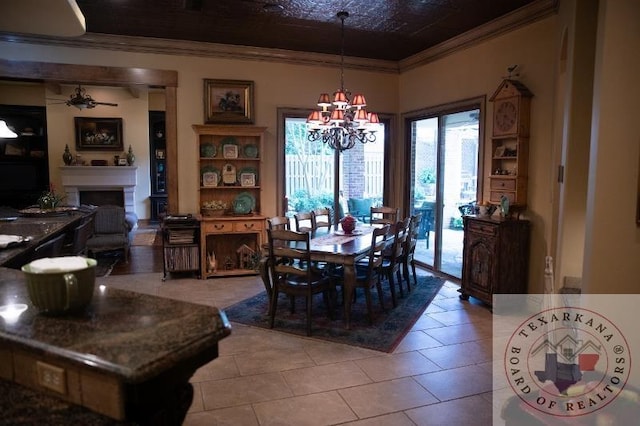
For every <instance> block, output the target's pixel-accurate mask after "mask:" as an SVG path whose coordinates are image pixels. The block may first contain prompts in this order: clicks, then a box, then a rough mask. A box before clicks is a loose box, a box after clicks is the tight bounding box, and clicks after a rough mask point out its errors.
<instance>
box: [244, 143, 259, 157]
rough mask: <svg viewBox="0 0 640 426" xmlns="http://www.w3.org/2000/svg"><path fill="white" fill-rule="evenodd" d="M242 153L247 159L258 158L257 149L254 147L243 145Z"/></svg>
mask: <svg viewBox="0 0 640 426" xmlns="http://www.w3.org/2000/svg"><path fill="white" fill-rule="evenodd" d="M243 152H244V156H245V157H247V158H257V157H258V147H257V146H255V145H245V146H244V150H243Z"/></svg>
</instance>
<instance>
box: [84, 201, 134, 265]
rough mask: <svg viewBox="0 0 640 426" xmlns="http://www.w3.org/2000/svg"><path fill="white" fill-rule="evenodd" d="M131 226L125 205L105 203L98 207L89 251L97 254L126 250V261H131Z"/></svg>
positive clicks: (88, 247)
mask: <svg viewBox="0 0 640 426" xmlns="http://www.w3.org/2000/svg"><path fill="white" fill-rule="evenodd" d="M128 234H129V227H128V225H127V221H126V215H125V210H124V207H120V206H114V205H105V206H99V207H98V208H97V209H96V216H95V218H94V221H93V235H92V236H91V237H90V238H89V239H88V240H87V252H88V253H89V254H92V255H94V256H95V255H96V254H97V253H100V252H105V251H115V250H123V251H124V261H125V263H127V262H129V235H128Z"/></svg>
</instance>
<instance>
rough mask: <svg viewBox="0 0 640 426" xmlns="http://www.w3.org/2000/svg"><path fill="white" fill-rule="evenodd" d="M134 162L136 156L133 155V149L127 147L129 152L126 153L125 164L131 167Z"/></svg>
mask: <svg viewBox="0 0 640 426" xmlns="http://www.w3.org/2000/svg"><path fill="white" fill-rule="evenodd" d="M135 162H136V156H135V155H133V149H132V148H131V145H129V151H128V152H127V164H128V165H130V166H133V163H135Z"/></svg>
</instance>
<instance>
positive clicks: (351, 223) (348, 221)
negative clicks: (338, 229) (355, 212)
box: [340, 215, 356, 234]
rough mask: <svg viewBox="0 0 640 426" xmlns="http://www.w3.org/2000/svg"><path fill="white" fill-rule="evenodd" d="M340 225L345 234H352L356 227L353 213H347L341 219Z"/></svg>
mask: <svg viewBox="0 0 640 426" xmlns="http://www.w3.org/2000/svg"><path fill="white" fill-rule="evenodd" d="M340 226H342V230H343V231H344V233H345V234H350V233H352V232H353V230H354V229H356V219H355V218H354V217H353V216H351V215H346V216H345V217H343V218H342V220H341V221H340Z"/></svg>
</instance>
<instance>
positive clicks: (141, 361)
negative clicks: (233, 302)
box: [0, 268, 231, 384]
mask: <svg viewBox="0 0 640 426" xmlns="http://www.w3.org/2000/svg"><path fill="white" fill-rule="evenodd" d="M9 303H24V304H26V305H27V306H28V308H27V309H26V310H25V311H24V312H23V313H22V314H21V315H20V317H19V318H18V319H17V320H16V321H15V322H8V321H7V320H5V319H3V318H0V343H2V346H5V347H6V346H7V345H13V346H14V347H19V348H22V349H30V350H35V351H39V352H45V353H47V354H48V355H52V356H58V357H61V358H63V359H65V360H67V361H70V362H72V363H77V364H79V365H82V366H85V367H87V366H88V367H91V368H96V369H98V370H100V371H101V372H104V373H108V374H113V375H115V376H116V377H118V378H120V379H121V380H123V381H124V382H126V383H134V384H135V383H142V382H144V381H146V380H148V379H149V378H152V377H154V376H156V375H157V374H159V373H161V372H163V371H165V370H167V369H169V368H171V367H172V366H174V365H176V364H177V363H179V362H180V361H181V360H184V359H188V358H189V357H192V356H194V355H196V354H199V353H200V352H202V351H205V350H207V349H210V348H212V347H215V346H216V345H217V342H218V341H219V340H220V339H222V338H224V337H225V336H227V335H229V334H230V333H231V326H230V324H229V322H228V320H227V318H226V315H225V314H224V312H223V311H221V310H219V309H217V308H215V307H211V306H205V305H197V304H193V303H187V302H181V301H176V300H172V299H166V298H161V297H157V296H150V295H145V294H140V293H134V292H130V291H125V290H118V289H115V288H110V287H108V286H107V287H104V286H98V285H96V290H95V293H94V296H93V301H92V303H91V305H90V306H89V307H88V308H87V309H86V310H85V311H84V312H82V313H79V314H76V315H73V316H70V315H69V316H59V317H54V316H45V315H42V314H39V313H38V312H37V310H36V308H35V307H34V306H33V305H32V304H31V302H30V300H29V298H28V296H27V290H26V284H25V279H24V274H23V273H22V272H21V271H18V270H14V269H8V268H0V305H6V304H9Z"/></svg>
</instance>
